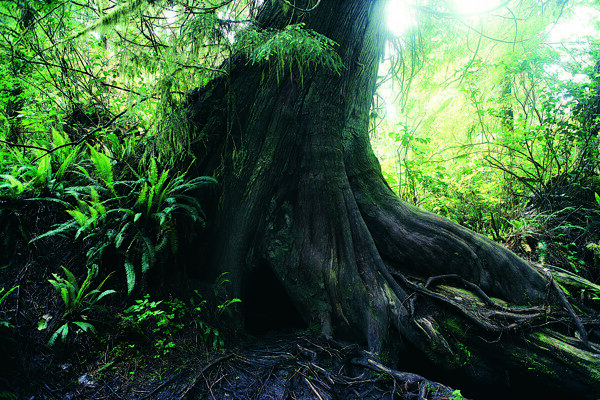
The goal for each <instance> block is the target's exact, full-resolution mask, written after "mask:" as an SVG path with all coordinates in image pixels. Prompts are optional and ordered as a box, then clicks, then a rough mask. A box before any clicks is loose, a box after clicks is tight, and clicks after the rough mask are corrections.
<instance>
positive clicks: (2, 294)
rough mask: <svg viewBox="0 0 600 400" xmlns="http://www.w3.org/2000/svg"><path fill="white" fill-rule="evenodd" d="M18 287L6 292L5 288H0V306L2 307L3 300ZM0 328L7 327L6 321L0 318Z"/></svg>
mask: <svg viewBox="0 0 600 400" xmlns="http://www.w3.org/2000/svg"><path fill="white" fill-rule="evenodd" d="M18 288H19V287H18V286H14V287H12V288H10V289H8V290H6V289H5V288H3V287H2V288H0V305H2V303H3V302H4V300H5V299H6V298H7V297H8V296H9V295H10V294H11V293H12V292H13V291H14V290H16V289H18ZM0 326H4V327H7V326H8V321H6V320H3V319H1V318H0Z"/></svg>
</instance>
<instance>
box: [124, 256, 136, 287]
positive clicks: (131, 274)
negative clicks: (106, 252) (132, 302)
mask: <svg viewBox="0 0 600 400" xmlns="http://www.w3.org/2000/svg"><path fill="white" fill-rule="evenodd" d="M125 277H126V278H127V294H131V291H132V290H133V288H134V286H135V268H134V267H133V264H132V263H131V262H130V261H129V260H125Z"/></svg>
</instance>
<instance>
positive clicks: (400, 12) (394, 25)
mask: <svg viewBox="0 0 600 400" xmlns="http://www.w3.org/2000/svg"><path fill="white" fill-rule="evenodd" d="M385 18H386V23H387V27H388V29H389V30H390V32H391V33H392V34H393V35H394V36H401V35H402V34H403V33H404V32H406V31H407V30H408V29H409V28H411V27H413V26H414V25H415V24H416V21H415V14H414V11H413V10H412V9H411V7H410V6H409V5H408V4H407V2H406V0H389V1H388V3H387V8H386V13H385Z"/></svg>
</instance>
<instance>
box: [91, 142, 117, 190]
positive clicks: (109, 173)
mask: <svg viewBox="0 0 600 400" xmlns="http://www.w3.org/2000/svg"><path fill="white" fill-rule="evenodd" d="M88 147H89V148H90V158H91V159H92V163H93V164H94V167H95V168H96V172H97V173H98V178H100V180H101V181H102V182H103V183H104V184H105V185H106V186H107V187H108V188H109V189H110V190H111V192H114V190H115V189H114V186H113V180H114V178H113V170H112V164H111V161H110V158H108V156H107V155H106V154H104V153H101V152H99V151H97V150H96V149H94V148H93V147H92V146H90V145H88Z"/></svg>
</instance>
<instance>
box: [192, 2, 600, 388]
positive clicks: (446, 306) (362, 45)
mask: <svg viewBox="0 0 600 400" xmlns="http://www.w3.org/2000/svg"><path fill="white" fill-rule="evenodd" d="M280 4H281V3H280V2H278V1H268V2H266V3H265V6H264V7H263V10H262V11H261V13H260V15H259V17H258V25H259V26H261V27H273V28H283V27H284V26H285V25H287V24H289V23H297V22H304V23H306V27H307V28H310V29H313V30H315V31H317V32H319V33H321V34H324V35H326V36H327V37H329V38H331V39H333V40H334V41H336V42H337V43H338V44H339V54H340V56H341V57H342V60H343V62H344V65H345V69H344V70H343V72H342V73H341V75H337V74H335V73H334V72H332V71H327V70H324V69H322V68H317V69H316V70H315V71H304V75H303V76H302V77H301V76H300V72H299V71H298V70H294V71H293V72H292V73H291V74H290V73H288V74H287V75H286V76H284V77H279V79H277V78H276V77H275V74H269V71H268V68H267V67H262V66H255V65H249V64H247V62H246V60H244V59H243V58H241V57H236V58H233V59H231V60H230V61H229V63H230V64H229V70H230V74H229V76H228V77H227V78H225V77H223V78H219V79H216V80H214V81H212V82H210V83H209V84H208V85H207V86H206V87H204V88H202V89H199V90H197V91H196V92H195V93H193V95H192V96H191V100H190V119H191V121H192V123H193V126H194V129H195V132H194V135H195V136H196V137H197V138H199V140H198V142H197V145H196V149H195V152H196V155H197V163H196V165H197V168H198V173H204V174H216V175H218V177H219V178H220V180H221V182H222V193H221V196H220V200H219V204H218V207H217V209H216V211H215V213H216V216H215V219H216V221H215V226H214V232H213V234H212V236H213V238H214V243H213V246H212V248H213V249H214V251H213V253H212V255H211V259H210V262H209V264H208V268H210V269H211V270H212V271H213V274H215V275H216V274H219V273H222V272H229V274H230V275H229V278H230V280H231V283H232V292H233V295H235V296H240V297H242V301H244V296H245V295H248V293H250V292H253V293H255V294H256V293H261V292H266V291H269V290H271V289H270V288H269V287H259V288H256V287H254V288H248V287H246V286H245V283H246V282H248V281H249V280H248V277H249V276H250V275H251V274H252V271H253V269H256V268H259V267H263V268H268V269H269V270H271V271H272V272H273V273H274V274H275V276H276V277H277V279H278V281H279V282H280V283H281V285H282V286H283V288H284V289H285V291H286V293H287V295H288V296H289V298H290V299H291V300H292V302H293V304H294V305H295V307H296V308H297V309H298V311H299V312H300V314H301V315H302V316H303V318H304V319H305V320H306V322H308V323H318V324H320V325H321V328H322V332H323V334H324V335H326V336H336V337H346V338H348V337H350V338H355V339H356V338H360V339H362V340H364V341H365V342H366V343H367V344H368V346H369V347H370V349H371V350H372V351H374V352H380V351H383V350H386V349H389V348H394V349H395V351H396V355H398V356H399V357H402V354H404V353H402V352H403V351H405V352H406V351H408V350H409V349H413V350H414V351H417V352H418V354H420V355H421V356H422V357H424V358H427V359H428V360H429V361H430V362H431V363H433V364H435V365H438V366H440V367H443V368H446V369H451V370H454V371H458V373H459V374H460V375H462V376H464V377H467V378H468V379H470V380H471V381H475V382H477V381H479V382H481V381H486V382H488V381H490V380H494V381H495V383H496V384H497V385H500V386H501V385H505V384H506V381H505V380H504V378H503V379H496V377H498V376H501V377H505V376H507V372H506V371H511V374H512V373H514V374H515V375H522V376H528V377H529V378H531V379H540V378H541V379H548V378H551V379H552V381H553V382H554V383H555V384H556V385H557V386H560V385H561V384H563V382H561V381H560V380H559V379H557V377H559V375H557V374H564V373H565V371H568V372H567V373H568V374H571V375H572V383H569V384H567V385H566V386H567V387H569V388H570V389H572V390H577V391H578V393H586V394H585V396H587V395H588V394H589V393H594V395H598V394H600V391H599V389H598V385H597V380H594V379H597V378H598V374H597V367H598V366H599V365H600V356H599V355H598V353H597V347H592V346H595V345H592V344H587V346H586V344H584V343H583V342H584V341H581V340H577V339H575V338H574V337H570V336H568V335H564V336H561V335H563V334H556V335H554V334H553V333H551V332H550V331H547V332H545V333H539V332H538V333H529V331H528V330H527V329H525V327H526V326H528V325H543V324H545V323H547V322H548V321H555V320H556V321H558V320H561V319H562V320H566V319H568V318H569V314H568V312H566V311H564V310H565V306H564V302H561V301H562V297H561V296H559V295H558V294H556V293H555V292H554V291H552V290H550V288H552V287H554V286H552V283H551V281H550V280H549V278H548V275H547V274H546V273H544V272H543V271H540V270H538V269H535V268H533V267H532V266H530V265H529V264H527V263H526V262H524V261H523V260H521V259H519V258H518V257H516V256H515V255H514V254H512V253H511V252H509V251H507V250H506V249H504V248H503V247H501V246H499V245H497V244H495V243H493V242H492V241H490V240H488V239H487V238H485V237H482V236H480V235H477V234H475V233H473V232H471V231H469V230H467V229H465V228H462V227H460V226H458V225H457V224H455V223H452V222H450V221H447V220H444V219H442V218H440V217H438V216H435V215H433V214H430V213H427V212H424V211H421V210H418V209H416V208H414V207H411V206H409V205H407V204H405V203H403V202H401V201H400V200H399V199H398V198H397V196H396V195H395V194H394V193H393V192H392V190H391V189H390V188H389V187H388V185H387V184H386V182H385V181H384V179H383V177H382V174H381V170H380V166H379V163H378V162H377V159H376V158H375V156H374V154H373V151H372V149H371V146H370V143H369V136H368V122H369V112H370V107H371V103H372V99H373V94H374V91H375V85H376V78H377V71H378V67H379V60H380V55H381V54H382V52H383V49H384V41H385V36H384V27H383V25H382V24H383V21H384V18H383V17H382V15H383V5H384V2H383V1H378V0H362V1H359V0H345V1H342V0H322V1H321V3H320V5H319V6H318V7H317V8H316V9H315V10H314V11H311V12H309V13H301V12H298V11H293V10H291V9H288V10H287V12H286V11H284V10H283V8H282V7H281V5H280ZM201 268H207V266H201ZM432 277H433V280H431V281H430V282H428V279H430V278H432ZM483 293H485V295H484V294H483ZM488 296H489V297H488ZM490 297H494V298H497V299H496V300H492V299H491V298H490ZM500 299H501V300H500ZM577 321H578V322H579V323H580V324H581V321H580V320H577ZM572 333H573V332H571V334H572ZM544 335H545V336H544ZM552 335H554V336H552ZM549 343H551V344H549ZM565 343H568V345H569V346H572V347H573V348H574V349H576V351H575V350H574V351H573V352H572V353H568V354H566V353H565V355H564V356H563V355H560V356H557V355H556V354H555V353H554V349H556V348H561V346H563V345H565ZM400 344H402V345H401V346H400V347H398V346H399V345H400ZM402 349H404V350H402ZM532 353H534V354H536V357H538V356H539V358H535V361H531V360H532V359H527V358H526V356H525V354H532ZM561 354H562V353H561ZM563 358H564V359H565V360H568V361H563ZM584 359H585V360H586V364H585V366H579V364H578V361H581V360H584ZM527 360H529V361H527ZM539 360H542V361H539ZM538 363H539V364H538ZM530 368H533V370H530ZM513 371H514V372H513ZM594 371H595V372H594ZM529 378H528V379H529Z"/></svg>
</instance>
